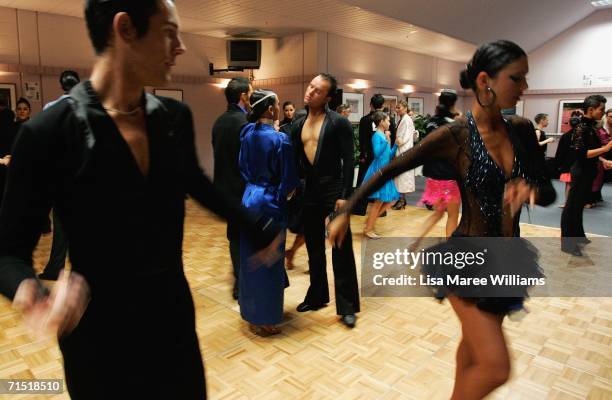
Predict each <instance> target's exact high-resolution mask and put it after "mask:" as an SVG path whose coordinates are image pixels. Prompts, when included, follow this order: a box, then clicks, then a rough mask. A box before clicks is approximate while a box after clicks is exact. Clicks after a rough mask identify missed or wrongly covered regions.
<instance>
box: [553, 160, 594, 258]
mask: <svg viewBox="0 0 612 400" xmlns="http://www.w3.org/2000/svg"><path fill="white" fill-rule="evenodd" d="M595 172H596V171H591V169H590V168H584V167H582V166H579V165H575V166H572V168H571V169H570V174H571V176H572V182H571V183H570V190H569V193H568V195H567V201H566V202H565V207H564V208H563V213H561V243H562V245H563V246H564V247H568V248H572V247H574V246H575V245H576V240H575V239H573V238H583V237H585V236H586V235H585V233H584V225H583V222H582V216H583V212H584V205H585V204H586V203H587V201H588V200H589V199H590V197H591V188H592V186H593V179H595Z"/></svg>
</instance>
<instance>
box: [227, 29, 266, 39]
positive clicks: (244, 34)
mask: <svg viewBox="0 0 612 400" xmlns="http://www.w3.org/2000/svg"><path fill="white" fill-rule="evenodd" d="M227 35H228V36H229V37H233V38H236V39H254V38H267V37H272V36H273V35H272V33H271V32H265V31H260V30H259V29H249V30H244V29H242V30H237V29H236V30H230V31H228V32H227Z"/></svg>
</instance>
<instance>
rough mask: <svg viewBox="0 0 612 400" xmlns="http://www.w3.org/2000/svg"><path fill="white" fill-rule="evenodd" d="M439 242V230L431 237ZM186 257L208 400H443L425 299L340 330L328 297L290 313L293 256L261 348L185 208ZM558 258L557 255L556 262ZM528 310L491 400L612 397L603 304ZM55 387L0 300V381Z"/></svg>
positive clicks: (439, 324) (610, 304)
mask: <svg viewBox="0 0 612 400" xmlns="http://www.w3.org/2000/svg"><path fill="white" fill-rule="evenodd" d="M428 215H429V211H427V210H424V209H420V208H415V207H407V208H406V210H403V211H392V212H391V213H390V215H389V216H388V217H386V218H382V219H380V220H379V222H378V225H377V228H378V229H377V230H378V231H379V233H381V234H383V235H385V236H393V235H395V236H400V235H401V236H410V235H414V234H415V233H416V229H417V228H418V227H419V225H420V224H422V223H423V221H424V220H425V218H426V217H427V216H428ZM363 222H364V217H353V225H352V226H353V231H354V232H361V230H362V228H363ZM522 233H523V235H525V236H549V237H550V236H558V235H559V231H558V229H553V228H546V227H536V226H527V225H524V226H523V227H522ZM442 234H443V230H442V227H441V226H438V227H436V229H435V230H434V231H433V232H432V235H442ZM361 239H362V236H361V234H359V233H357V234H355V243H354V245H355V255H356V257H357V261H358V265H359V262H360V242H361ZM292 241H293V235H290V237H289V243H291V242H292ZM49 247H50V237H45V238H43V240H42V241H41V243H40V245H39V248H38V249H37V252H36V257H35V262H36V265H37V267H38V268H40V267H41V265H42V264H43V263H44V262H46V258H45V257H48V254H49ZM184 249H185V255H184V260H185V271H186V274H187V278H188V279H189V282H190V284H191V289H192V292H193V296H194V299H195V304H196V312H197V329H198V335H199V337H200V344H201V348H202V353H203V355H204V359H205V366H206V374H207V381H208V394H209V398H211V399H266V400H271V399H283V400H286V399H317V400H318V399H334V400H339V399H385V400H390V399H427V400H429V399H448V398H449V396H450V393H451V388H452V384H453V377H454V356H455V349H456V347H457V342H458V340H459V334H460V333H459V332H460V331H459V325H458V322H457V319H456V317H455V315H454V313H453V312H452V310H451V308H450V306H449V305H448V303H443V304H439V303H437V302H436V301H434V300H433V299H429V298H363V299H362V312H361V313H360V314H359V315H358V316H359V317H358V321H357V327H356V328H355V329H353V330H349V329H348V328H346V327H344V326H343V325H341V324H340V323H339V322H338V319H337V316H336V315H335V307H334V304H333V291H332V303H330V306H329V307H327V308H324V309H322V310H320V311H318V312H308V313H304V314H300V313H297V312H296V311H295V307H296V306H297V305H298V304H299V303H300V302H301V301H302V299H303V296H304V293H305V292H306V288H307V286H308V275H307V274H306V273H305V272H306V270H307V258H306V252H305V248H302V249H301V250H300V252H298V255H297V257H296V269H294V270H293V271H289V279H290V282H291V286H290V287H289V288H288V289H287V290H286V292H285V296H286V298H285V311H286V316H285V321H284V323H283V325H282V329H283V333H282V334H281V335H278V336H275V337H270V338H260V337H257V336H254V335H253V334H252V333H250V331H249V329H248V326H247V324H246V323H244V322H243V321H242V320H241V318H240V314H239V310H238V306H237V304H236V302H235V301H234V300H232V298H231V294H230V292H231V290H230V289H231V285H232V278H231V273H230V270H231V267H230V263H229V254H228V251H227V242H226V239H225V225H224V224H223V223H221V222H219V221H218V220H216V219H215V218H213V217H212V216H211V214H210V213H208V212H205V211H202V210H201V209H200V208H198V207H197V206H195V205H193V203H189V206H188V217H187V221H186V230H185V246H184ZM328 253H329V252H328ZM558 256H559V257H565V255H564V254H563V253H560V252H559V255H558ZM328 258H329V259H330V258H331V257H328ZM329 272H330V274H331V265H329ZM331 282H333V281H332V280H331V279H330V283H331ZM527 307H528V308H529V310H530V312H529V313H528V314H527V315H526V316H524V318H522V320H520V321H510V320H506V322H505V323H504V327H505V331H506V334H507V338H508V340H509V343H510V347H511V354H512V359H513V371H512V378H511V381H510V382H509V383H508V384H506V385H505V386H503V387H502V388H501V389H499V390H497V391H496V392H494V394H492V395H491V396H490V398H492V399H592V400H595V399H612V299H611V298H540V299H531V300H530V301H529V302H528V304H527ZM151 351H155V349H151ZM120 362H121V360H120V359H118V360H117V363H120ZM62 377H63V374H62V369H61V355H60V352H59V349H58V347H57V345H56V344H55V343H54V342H53V341H51V340H37V341H33V340H31V339H30V338H29V337H27V335H26V334H25V331H24V329H23V328H22V327H20V325H19V319H18V318H17V314H16V313H15V312H14V311H12V310H11V308H10V304H9V303H8V302H7V301H6V300H4V299H0V378H29V379H31V378H62ZM0 397H1V396H0ZM1 398H3V399H4V398H7V399H9V398H11V397H10V396H5V397H1ZM12 398H14V399H35V398H38V399H68V396H67V394H63V395H54V396H51V395H47V396H39V397H27V396H14V397H12Z"/></svg>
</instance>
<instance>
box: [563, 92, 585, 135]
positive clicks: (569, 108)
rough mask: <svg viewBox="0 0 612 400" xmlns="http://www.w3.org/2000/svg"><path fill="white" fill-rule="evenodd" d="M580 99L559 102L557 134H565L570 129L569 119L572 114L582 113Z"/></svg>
mask: <svg viewBox="0 0 612 400" xmlns="http://www.w3.org/2000/svg"><path fill="white" fill-rule="evenodd" d="M582 103H583V100H582V99H576V100H573V99H572V100H559V118H558V119H557V133H565V132H567V131H569V130H570V129H571V126H570V123H569V122H570V118H571V117H572V112H573V111H576V110H581V111H582Z"/></svg>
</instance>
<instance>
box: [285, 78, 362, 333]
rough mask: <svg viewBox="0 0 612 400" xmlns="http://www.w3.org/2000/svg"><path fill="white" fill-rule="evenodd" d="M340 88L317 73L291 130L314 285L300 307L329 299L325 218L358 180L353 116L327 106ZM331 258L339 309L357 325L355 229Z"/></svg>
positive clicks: (318, 305) (301, 309) (347, 321)
mask: <svg viewBox="0 0 612 400" xmlns="http://www.w3.org/2000/svg"><path fill="white" fill-rule="evenodd" d="M336 88H337V83H336V79H335V78H334V77H333V76H331V75H329V74H319V75H317V76H316V77H315V78H314V79H313V80H312V81H311V82H310V84H309V85H308V88H307V89H306V94H305V95H304V103H305V104H306V106H307V109H308V114H307V115H306V117H305V118H301V119H299V120H297V121H296V122H295V123H294V124H293V127H292V131H291V137H292V141H293V143H294V145H293V147H294V149H295V150H296V160H297V162H298V166H299V170H300V172H301V175H302V176H305V178H306V187H305V190H304V211H303V220H304V235H305V238H306V249H307V250H308V264H309V267H310V287H309V288H308V293H307V294H306V298H305V299H304V302H302V303H301V304H300V305H299V306H298V307H297V310H298V311H299V312H304V311H309V310H317V309H319V308H321V307H323V306H324V305H325V304H327V303H328V302H329V289H328V285H327V262H326V258H325V218H326V217H327V216H328V215H330V214H331V213H332V212H333V211H334V210H336V209H338V208H339V207H341V206H342V204H344V201H345V199H346V198H347V197H348V196H350V194H351V192H352V186H353V174H354V171H353V169H354V167H353V148H354V145H353V129H352V127H351V123H350V122H349V120H348V119H346V118H345V117H342V116H340V115H339V114H338V113H336V112H334V111H331V110H330V109H329V107H328V103H329V101H330V100H331V98H332V97H333V95H334V93H335V92H336ZM332 216H333V215H332ZM332 264H333V269H334V287H335V289H336V311H337V313H338V315H341V319H342V322H343V323H344V324H345V325H347V326H349V327H351V328H352V327H354V326H355V322H356V317H355V313H357V312H359V288H358V285H357V269H356V266H355V255H354V254H353V243H352V239H351V234H350V230H349V232H348V233H347V237H346V240H345V241H344V244H343V245H342V247H340V248H334V249H333V250H332Z"/></svg>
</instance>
